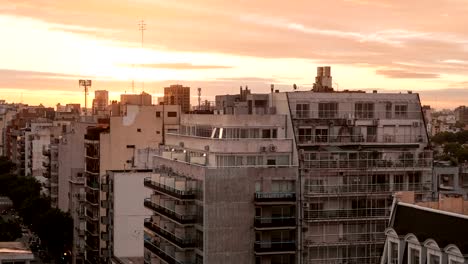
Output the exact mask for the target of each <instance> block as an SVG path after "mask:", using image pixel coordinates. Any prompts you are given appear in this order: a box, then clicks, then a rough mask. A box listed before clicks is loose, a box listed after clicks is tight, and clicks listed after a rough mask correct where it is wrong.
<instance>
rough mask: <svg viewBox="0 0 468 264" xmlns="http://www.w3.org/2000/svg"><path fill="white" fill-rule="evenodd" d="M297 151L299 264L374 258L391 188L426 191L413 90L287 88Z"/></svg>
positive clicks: (428, 156)
mask: <svg viewBox="0 0 468 264" xmlns="http://www.w3.org/2000/svg"><path fill="white" fill-rule="evenodd" d="M274 95H275V96H274V97H276V98H277V99H276V100H279V103H280V102H282V101H285V100H287V102H288V108H289V110H290V113H291V118H292V122H293V126H294V133H295V144H296V147H297V149H298V152H299V178H300V180H299V182H300V184H301V187H300V190H299V192H300V193H301V196H300V203H299V206H300V209H299V211H300V212H301V220H302V221H300V223H299V224H300V229H301V230H303V232H302V233H301V238H300V241H301V245H300V247H299V248H298V250H299V251H301V255H302V256H303V261H302V263H378V262H379V258H380V254H381V252H382V250H383V245H384V241H385V236H384V230H385V228H386V226H387V225H388V220H389V216H390V208H391V205H392V193H393V192H395V191H401V190H410V191H414V192H416V195H417V198H418V199H424V198H427V197H430V195H431V191H432V183H431V182H432V151H431V150H430V149H429V145H428V137H427V133H426V128H425V123H424V118H423V115H422V111H421V105H420V101H419V97H418V95H417V94H411V93H408V94H388V93H386V94H378V93H362V92H357V93H355V92H339V93H338V92H328V93H325V92H322V93H313V92H300V91H299V92H290V93H285V94H284V95H281V94H274Z"/></svg>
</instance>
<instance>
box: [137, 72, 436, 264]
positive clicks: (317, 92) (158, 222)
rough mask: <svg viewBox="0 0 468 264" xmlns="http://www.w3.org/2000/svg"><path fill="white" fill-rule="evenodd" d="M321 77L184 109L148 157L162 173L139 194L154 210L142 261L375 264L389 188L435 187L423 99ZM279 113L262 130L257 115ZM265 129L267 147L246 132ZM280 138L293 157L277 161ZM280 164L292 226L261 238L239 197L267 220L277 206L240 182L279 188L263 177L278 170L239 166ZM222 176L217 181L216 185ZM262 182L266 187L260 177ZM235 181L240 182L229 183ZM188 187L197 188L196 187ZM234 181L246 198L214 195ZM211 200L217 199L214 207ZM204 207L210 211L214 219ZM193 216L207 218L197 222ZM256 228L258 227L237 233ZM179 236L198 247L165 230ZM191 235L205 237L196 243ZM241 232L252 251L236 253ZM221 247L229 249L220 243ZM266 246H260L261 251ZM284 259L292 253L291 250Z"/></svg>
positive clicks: (422, 193) (424, 193)
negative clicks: (306, 86)
mask: <svg viewBox="0 0 468 264" xmlns="http://www.w3.org/2000/svg"><path fill="white" fill-rule="evenodd" d="M318 74H319V75H318V77H317V78H316V80H317V81H318V82H319V83H318V84H316V85H314V90H313V91H294V92H279V91H278V90H275V89H274V86H272V87H271V93H270V94H263V95H262V94H251V93H250V91H249V90H248V88H246V89H245V90H243V89H241V92H240V94H239V95H233V96H217V97H216V102H217V107H216V110H215V112H216V113H218V114H219V115H212V116H210V115H208V116H205V117H202V116H201V115H200V116H198V115H188V116H182V119H181V130H180V131H181V132H180V133H179V135H171V134H168V135H167V136H166V137H167V140H166V151H165V152H163V154H162V156H161V157H156V158H155V160H154V166H155V167H156V171H160V173H159V174H160V176H154V178H153V179H151V180H148V181H146V182H145V184H146V185H147V186H148V187H150V188H153V189H154V191H155V193H154V195H152V196H151V197H150V198H149V199H148V200H146V201H145V204H146V205H147V206H148V207H149V208H152V209H153V211H154V212H155V215H154V217H153V218H152V220H151V224H146V225H148V226H150V227H152V228H153V229H152V230H150V229H151V228H147V231H148V232H147V236H146V237H145V239H146V240H145V245H146V249H147V251H146V252H147V253H146V255H145V257H146V261H147V262H150V261H154V259H159V260H163V261H166V262H167V261H168V260H171V261H182V262H183V261H186V262H189V263H190V262H195V261H198V262H197V263H221V262H222V263H229V262H230V261H233V263H234V262H236V261H237V262H241V263H250V262H253V261H256V262H257V263H270V262H271V263H291V262H292V261H294V259H295V260H296V261H298V262H299V261H300V263H327V264H328V263H378V262H379V258H380V255H381V252H382V250H383V247H384V242H385V234H384V230H385V228H386V226H387V224H388V221H389V217H390V211H391V210H390V209H391V205H392V199H393V198H392V194H393V193H394V192H396V191H402V190H409V191H414V192H415V193H416V197H417V199H418V200H424V199H429V198H430V197H432V195H433V192H432V190H433V186H432V151H431V150H430V149H429V145H428V136H427V132H426V125H425V120H424V117H423V112H422V109H421V104H420V100H419V97H418V95H417V94H413V93H411V92H408V93H398V94H391V93H377V92H375V91H374V92H372V93H365V92H363V91H346V90H345V91H342V92H334V90H333V88H332V87H331V84H332V83H333V82H332V80H331V70H330V69H329V68H326V67H325V68H322V69H319V70H318ZM279 117H284V120H282V121H281V122H279V123H274V125H273V126H278V127H277V129H276V130H275V129H273V130H271V131H268V130H267V129H266V130H264V129H263V128H261V129H260V127H261V126H262V124H264V123H263V122H267V120H271V119H274V118H279ZM204 119H206V120H204ZM249 121H250V122H251V123H249ZM279 124H281V125H279ZM269 125H271V124H269ZM269 125H265V127H268V126H269ZM187 127H189V128H187ZM252 127H253V128H255V127H258V128H259V129H260V130H259V132H258V134H257V132H250V130H249V129H250V128H252ZM216 128H219V129H216ZM231 128H233V129H231ZM251 133H252V134H251ZM270 137H272V138H275V139H274V142H269V143H268V144H266V145H265V144H264V143H262V140H263V139H257V140H255V141H254V142H250V141H248V140H247V139H248V138H270ZM231 138H235V140H233V139H231ZM279 138H281V139H283V140H278V139H279ZM271 140H273V139H271ZM277 141H278V142H277ZM246 142H248V143H246ZM285 142H288V143H287V144H288V145H290V146H291V148H289V149H288V148H286V149H282V151H285V152H287V153H288V155H287V156H288V159H289V160H287V159H286V157H285V156H283V157H277V155H279V153H281V152H282V151H279V149H281V148H282V147H284V146H283V145H281V144H284V143H285ZM261 144H264V145H261ZM270 145H271V146H270ZM242 146H248V147H246V148H247V149H242V150H240V152H239V153H238V152H237V148H241V147H242ZM270 147H271V148H270ZM241 153H242V154H241ZM254 153H257V154H259V153H269V155H273V156H276V158H269V157H268V156H264V157H263V158H260V161H259V158H258V157H257V158H253V157H247V156H248V155H255V154H254ZM283 154H284V153H283ZM262 155H263V154H262ZM239 156H241V157H239ZM279 156H282V155H279ZM286 160H287V162H286ZM286 164H289V165H288V166H292V167H293V168H294V169H290V170H288V171H287V172H286V171H282V172H281V175H282V177H285V178H286V179H287V180H286V181H293V182H294V184H293V185H292V186H294V189H293V190H292V191H291V192H294V198H292V197H291V196H288V195H283V194H279V196H280V197H283V198H285V200H288V199H289V202H292V204H291V205H290V206H291V207H290V208H289V209H286V208H282V209H281V210H282V212H287V213H285V215H288V213H289V212H291V210H292V208H294V210H295V211H294V214H293V215H292V216H293V217H295V218H297V225H296V226H295V227H289V226H287V228H291V229H293V228H295V229H296V232H292V231H284V230H283V231H284V232H283V231H281V232H276V233H274V234H271V235H268V234H267V233H269V231H265V229H263V228H258V226H255V225H256V224H258V222H252V221H250V222H249V221H245V220H241V219H238V218H236V216H237V217H238V216H239V215H242V216H243V218H242V219H245V218H246V217H245V215H244V209H242V210H241V208H240V207H239V206H238V205H237V202H241V201H242V202H245V203H246V204H245V206H246V207H249V206H253V207H255V210H256V215H257V217H260V218H262V217H263V216H264V215H263V212H265V214H266V217H268V214H269V213H268V212H269V210H271V211H273V210H277V209H274V208H270V209H263V207H262V206H260V205H261V204H259V203H258V201H259V197H260V196H255V197H257V198H253V197H250V198H249V196H248V194H247V193H246V192H248V191H251V190H250V189H249V187H247V186H256V187H255V188H256V190H255V191H257V192H258V193H262V192H267V193H268V192H275V191H272V190H271V189H269V188H270V187H272V186H278V185H275V184H271V183H265V184H264V183H263V182H262V181H266V182H273V181H275V180H279V179H275V175H278V174H277V173H278V171H279V169H278V168H275V169H268V168H263V169H262V170H265V171H267V172H265V174H262V170H260V169H259V170H258V171H255V170H252V169H250V171H249V172H246V171H244V167H249V166H250V167H251V166H254V167H255V166H257V165H261V166H267V167H268V166H273V167H274V166H278V165H281V166H286ZM294 166H295V167H294ZM212 167H215V168H212ZM226 167H227V168H226ZM283 169H284V168H283ZM211 173H213V174H211ZM250 173H252V174H250ZM246 174H248V175H249V178H248V179H249V181H254V182H249V181H246V182H244V181H243V177H244V176H245V175H246ZM207 175H216V176H217V177H218V178H216V177H214V176H213V177H214V178H213V179H211V178H208V176H207ZM226 175H230V176H231V177H233V178H235V177H238V179H237V181H236V182H235V184H234V182H230V181H229V180H231V179H232V180H233V181H234V179H233V178H228V179H229V180H228V179H225V178H224V177H226ZM258 175H263V177H261V176H260V179H262V180H260V179H259V176H258ZM267 175H271V176H267ZM217 179H222V180H223V181H222V182H217V181H216V180H217ZM210 180H212V181H213V184H211V183H210ZM257 180H260V181H261V184H256V183H255V181H257ZM193 181H195V183H193ZM241 183H242V184H244V190H238V189H236V186H237V184H241ZM252 184H253V185H252ZM177 186H179V187H177ZM195 186H203V189H200V188H201V187H195ZM207 186H209V187H211V188H207ZM180 188H181V189H180ZM232 188H233V189H234V190H236V194H238V193H239V194H242V198H241V197H237V196H235V199H232V200H229V198H230V196H227V197H224V196H217V195H216V194H217V193H219V192H222V193H226V194H225V195H228V194H230V193H231V189H232ZM277 188H278V187H275V190H277ZM162 189H164V190H162ZM186 189H188V190H193V191H192V192H194V193H196V195H192V196H187V197H190V199H192V200H190V201H186V200H185V199H186V198H185V196H184V197H182V196H180V195H179V196H177V195H178V193H179V192H182V191H185V190H186ZM167 190H170V191H167ZM164 191H166V193H164ZM171 191H172V192H173V193H172V194H171V193H170V192H171ZM168 192H169V193H168ZM182 193H183V192H182ZM296 194H297V195H296ZM275 195H278V194H275ZM275 195H271V196H269V197H270V198H273V197H275ZM267 196H268V195H267ZM181 197H182V198H183V199H182V198H181ZM201 197H203V198H201ZM208 198H216V199H220V202H219V203H220V204H218V202H216V200H213V201H211V200H209V199H208ZM283 202H286V201H283ZM213 204H216V205H218V206H220V208H230V206H237V207H236V208H237V209H236V210H235V211H236V216H233V215H230V214H229V212H230V211H229V210H223V211H220V209H215V208H210V207H209V206H210V205H213ZM223 206H224V207H223ZM210 210H214V212H216V214H214V215H211V214H210V213H211V212H212V211H210ZM288 210H289V211H288ZM245 211H248V210H245ZM185 214H186V215H187V216H184V215H185ZM225 214H227V215H228V216H229V217H228V216H225ZM200 215H203V222H202V221H201V220H200V219H201V216H200ZM283 216H284V215H283ZM283 216H281V217H282V218H283ZM185 218H189V219H190V221H188V220H187V221H188V222H190V225H193V226H194V227H195V231H193V229H190V228H188V229H187V228H186V226H187V223H186V222H184V221H185V220H184V219H185ZM231 219H232V220H233V221H232V222H231V221H230V220H231ZM234 220H235V221H234ZM166 222H169V223H171V222H172V223H174V222H175V227H174V228H172V227H170V228H169V231H170V232H169V234H166V233H164V231H161V228H163V227H164V225H166V226H167V224H166ZM172 223H171V224H172ZM214 223H215V224H214ZM210 224H213V225H214V226H216V227H217V231H218V232H217V233H216V234H217V235H218V236H213V237H212V236H211V235H213V233H210V228H211V226H210ZM283 224H286V223H283ZM229 225H233V226H231V227H230V230H231V231H233V230H237V228H239V230H237V231H236V232H235V234H232V233H230V232H229V231H227V230H224V229H222V227H226V228H227V226H229ZM240 225H242V226H243V227H241V226H240ZM252 226H254V230H256V232H252V231H250V233H247V232H246V233H242V231H240V230H242V228H248V227H250V228H251V227H252ZM181 228H183V229H181ZM275 228H276V229H278V228H277V226H275ZM280 229H281V228H280ZM221 230H222V232H221ZM151 231H152V233H151ZM176 232H177V233H176ZM179 232H181V233H179ZM194 233H195V238H194V237H193V234H194ZM225 233H226V234H229V235H230V236H231V237H232V241H242V243H236V245H231V244H229V242H230V241H231V240H222V239H223V238H224V235H221V234H225ZM181 234H185V237H186V238H188V239H189V240H190V239H195V240H196V241H199V242H197V243H196V245H198V246H194V245H193V244H191V245H190V247H187V246H184V245H183V244H177V241H176V242H174V240H173V241H171V239H170V235H174V236H175V237H179V238H181ZM197 234H198V235H197ZM237 234H242V236H243V239H240V238H239V239H237V236H236V235H237ZM293 234H294V236H293ZM164 235H166V238H165V237H164ZM278 236H279V237H280V238H279V237H278ZM197 237H203V243H201V242H200V240H201V239H197ZM224 239H225V238H224ZM247 239H252V241H253V244H254V245H255V247H254V251H253V252H249V251H247V249H244V248H242V249H241V247H242V246H245V244H244V243H247V241H245V240H247ZM293 241H294V242H293ZM249 243H250V242H249ZM200 245H202V246H200ZM265 245H267V246H265ZM276 245H278V246H276ZM287 245H289V246H291V245H294V247H295V249H294V250H292V251H284V252H286V253H285V255H286V256H285V255H283V253H284V252H281V250H285V249H286V248H287V247H288V246H287ZM193 248H194V249H193ZM225 248H226V249H227V248H230V250H226V251H223V250H225ZM245 248H247V247H245ZM264 248H268V249H264ZM268 250H271V252H268ZM276 250H280V253H278V252H277V251H276ZM261 251H267V252H266V253H267V254H264V253H265V252H261ZM240 252H243V253H242V254H241V253H240ZM237 254H239V255H237ZM269 254H272V255H275V256H274V257H273V256H271V255H270V256H268V255H269ZM194 255H195V257H194ZM288 255H289V256H288ZM290 255H294V256H296V258H289V257H290ZM254 256H255V257H254ZM279 256H281V258H280V257H279ZM156 263H158V262H157V261H156Z"/></svg>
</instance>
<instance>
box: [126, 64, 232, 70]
mask: <svg viewBox="0 0 468 264" xmlns="http://www.w3.org/2000/svg"><path fill="white" fill-rule="evenodd" d="M118 66H121V67H137V68H151V69H167V70H213V69H230V68H232V66H225V65H198V64H192V63H146V64H118Z"/></svg>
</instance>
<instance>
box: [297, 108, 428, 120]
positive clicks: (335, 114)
mask: <svg viewBox="0 0 468 264" xmlns="http://www.w3.org/2000/svg"><path fill="white" fill-rule="evenodd" d="M292 116H293V118H295V119H353V120H354V119H415V120H422V119H423V116H422V113H421V111H355V110H351V111H340V110H324V111H312V110H293V111H292Z"/></svg>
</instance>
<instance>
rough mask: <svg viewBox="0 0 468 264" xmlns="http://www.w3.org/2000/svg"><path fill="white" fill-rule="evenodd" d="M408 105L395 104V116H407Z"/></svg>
mask: <svg viewBox="0 0 468 264" xmlns="http://www.w3.org/2000/svg"><path fill="white" fill-rule="evenodd" d="M407 117H408V105H395V118H407Z"/></svg>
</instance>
